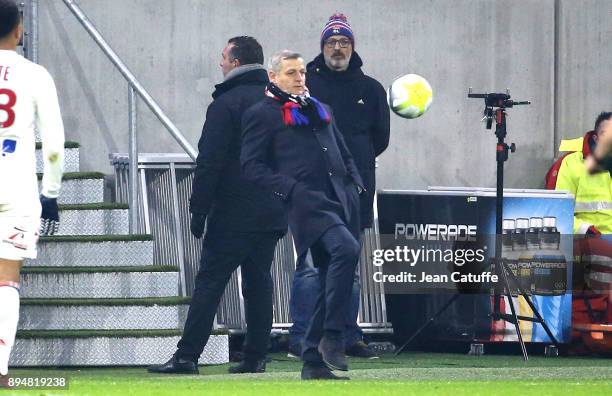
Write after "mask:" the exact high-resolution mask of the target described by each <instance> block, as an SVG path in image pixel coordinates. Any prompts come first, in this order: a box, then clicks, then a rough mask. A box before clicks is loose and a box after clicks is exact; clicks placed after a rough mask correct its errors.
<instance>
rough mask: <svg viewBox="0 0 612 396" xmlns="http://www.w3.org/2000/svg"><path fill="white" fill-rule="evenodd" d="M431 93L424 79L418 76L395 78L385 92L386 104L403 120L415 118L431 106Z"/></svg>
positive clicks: (407, 75)
mask: <svg viewBox="0 0 612 396" xmlns="http://www.w3.org/2000/svg"><path fill="white" fill-rule="evenodd" d="M432 100H433V91H432V89H431V85H429V83H428V82H427V80H426V79H424V78H423V77H421V76H419V75H418V74H406V75H405V76H402V77H399V78H397V79H396V80H395V81H393V83H392V84H391V86H390V87H389V89H388V90H387V103H389V107H390V108H391V110H393V112H394V113H395V114H397V115H398V116H400V117H404V118H417V117H420V116H422V115H423V113H425V112H426V111H427V109H428V108H429V105H431V101H432Z"/></svg>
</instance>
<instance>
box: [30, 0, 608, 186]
mask: <svg viewBox="0 0 612 396" xmlns="http://www.w3.org/2000/svg"><path fill="white" fill-rule="evenodd" d="M78 3H79V4H80V6H81V7H82V9H83V10H84V12H85V13H86V14H87V15H88V16H89V18H90V19H91V20H92V21H93V23H94V24H95V25H96V26H97V28H98V29H99V30H100V32H101V33H102V35H103V36H104V37H105V38H106V40H107V41H108V42H109V44H111V46H112V47H113V48H114V49H115V50H116V52H117V53H118V54H119V55H120V56H121V57H122V58H123V60H124V62H125V63H126V64H127V65H128V66H129V67H130V69H131V70H132V71H133V72H134V74H135V75H136V76H137V77H138V78H139V79H140V81H141V82H142V84H143V85H144V86H145V88H147V89H148V90H149V92H150V93H151V94H152V95H153V97H155V98H156V100H158V102H159V104H160V105H161V107H162V108H163V109H165V110H166V112H167V114H168V115H169V116H170V118H171V119H172V120H173V121H174V122H175V123H176V125H177V126H178V127H179V129H180V130H181V131H182V132H183V133H184V134H185V136H186V137H187V138H188V140H189V141H190V142H191V143H192V144H193V145H194V146H196V145H197V141H198V138H199V136H200V131H201V126H202V123H203V119H204V113H205V109H206V106H207V105H208V104H209V103H210V101H211V98H210V94H211V92H212V90H213V85H214V84H215V83H218V82H220V80H221V72H220V69H219V67H218V63H219V59H220V53H221V49H222V48H223V46H224V45H225V43H226V41H227V39H228V38H229V37H231V36H235V35H242V34H248V35H253V36H255V37H257V38H258V40H259V41H260V42H261V43H262V45H263V46H264V51H265V52H266V54H270V53H272V52H273V51H275V50H277V49H281V48H291V49H295V50H298V51H300V52H302V53H303V54H304V55H305V57H306V58H307V59H308V60H309V59H311V58H312V57H314V56H315V55H317V53H318V51H319V34H320V31H321V28H322V26H323V24H324V23H325V21H326V20H327V17H328V16H329V15H330V14H332V13H333V12H335V11H342V12H344V13H346V14H347V15H348V17H349V22H350V23H351V25H352V26H353V29H354V31H355V34H356V50H357V52H359V54H360V55H361V57H362V58H363V59H364V63H365V66H364V70H365V72H366V73H367V74H370V75H372V76H373V77H375V78H377V79H378V80H379V81H380V82H381V83H382V84H383V85H384V86H388V85H389V84H390V83H391V81H392V80H393V79H394V78H395V77H397V76H399V75H402V74H406V73H418V74H421V75H423V76H424V77H426V78H427V79H428V80H429V82H430V83H431V85H432V86H433V89H434V96H435V97H434V103H433V104H432V107H431V108H430V110H429V111H428V112H427V113H426V114H425V115H424V116H423V117H421V118H419V119H416V120H405V119H401V118H399V117H397V116H395V115H392V124H391V125H392V139H391V146H390V148H389V149H388V150H387V152H385V153H384V154H383V155H382V156H381V158H380V167H379V170H378V172H379V187H380V188H396V189H400V188H401V189H409V188H410V189H412V188H424V187H426V186H428V185H448V186H489V187H493V186H494V185H495V142H496V140H495V136H494V133H493V131H487V130H485V128H484V124H481V123H480V122H479V121H480V118H481V113H482V110H483V105H484V102H483V101H482V100H476V99H469V100H468V99H467V89H468V87H470V86H471V87H473V88H474V91H476V92H487V91H489V92H491V91H503V90H505V89H506V88H510V89H511V94H512V96H513V98H514V99H519V100H530V101H532V105H531V106H522V107H516V108H513V109H511V110H509V113H510V115H509V121H508V122H509V124H508V130H509V139H508V142H515V143H516V144H517V146H518V151H517V153H515V154H513V155H511V158H510V161H509V162H508V163H507V165H506V169H507V173H506V175H507V177H506V186H508V187H526V188H536V187H540V186H542V183H543V182H542V179H543V176H544V174H545V172H546V170H547V168H548V166H549V165H550V164H551V162H552V159H553V157H554V155H555V150H556V147H557V146H558V140H559V138H560V137H566V136H567V137H574V136H578V135H580V134H582V132H583V131H584V130H586V129H589V128H590V127H591V125H592V123H593V121H594V118H595V116H596V114H597V113H598V112H599V111H601V110H603V109H611V108H612V96H611V95H610V89H611V88H612V75H611V73H610V64H611V63H612V49H611V46H610V41H611V39H612V30H611V29H612V28H611V26H612V23H611V21H612V1H609V0H585V1H580V2H574V1H570V0H558V1H555V0H508V1H493V0H459V1H457V0H412V1H402V0H387V1H385V0H370V1H368V2H361V1H359V2H357V1H354V0H353V1H348V0H345V1H324V2H319V3H317V2H303V1H280V0H275V1H257V2H254V1H245V0H230V1H224V2H219V1H212V0H164V1H162V0H130V1H126V0H105V1H102V0H79V1H78ZM40 18H41V20H40V31H41V34H40V39H41V40H40V63H42V64H43V65H45V66H47V67H48V68H49V70H50V71H51V73H52V74H53V75H54V76H55V78H56V82H57V85H58V89H59V92H60V96H61V98H60V100H61V105H62V108H63V114H64V122H65V125H66V131H67V136H68V138H69V139H71V140H77V141H79V142H81V144H82V146H83V149H82V157H81V158H82V168H83V169H84V170H102V171H104V172H106V173H110V172H111V168H110V167H109V165H108V160H107V156H108V153H110V152H127V144H128V141H127V122H128V121H127V84H126V83H125V81H124V80H123V78H122V77H121V76H120V74H119V73H118V72H117V71H116V70H115V69H114V68H113V66H112V65H111V63H110V61H109V60H107V59H106V57H105V56H104V55H103V54H102V52H101V51H100V50H99V49H98V48H97V46H96V45H95V44H94V43H93V41H92V40H91V38H90V37H89V36H88V35H87V33H86V32H85V31H84V29H82V27H81V26H80V25H79V24H78V23H77V21H76V19H75V18H74V17H73V16H72V15H71V14H70V13H69V11H68V10H67V8H66V7H65V6H64V4H63V3H62V2H61V1H60V0H45V1H40ZM138 121H139V128H140V129H139V133H140V150H141V151H142V152H180V151H181V149H180V147H179V146H178V145H177V144H176V143H174V141H173V139H172V138H171V137H170V136H169V134H167V133H166V132H165V130H164V129H163V128H162V127H161V125H160V124H159V123H158V122H157V121H156V120H155V119H154V117H153V116H152V114H151V113H150V112H149V110H148V109H146V108H145V106H144V104H143V103H142V102H141V103H140V111H139V118H138Z"/></svg>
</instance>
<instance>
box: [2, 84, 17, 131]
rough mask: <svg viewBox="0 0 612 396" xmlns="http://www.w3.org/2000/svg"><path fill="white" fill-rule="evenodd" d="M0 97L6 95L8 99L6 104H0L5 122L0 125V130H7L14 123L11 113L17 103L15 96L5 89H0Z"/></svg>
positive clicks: (13, 114)
mask: <svg viewBox="0 0 612 396" xmlns="http://www.w3.org/2000/svg"><path fill="white" fill-rule="evenodd" d="M1 95H6V96H7V97H8V102H6V103H0V111H3V112H5V113H6V120H4V122H1V123H0V128H8V127H10V126H11V125H13V123H14V122H15V111H13V106H15V103H17V95H15V92H13V91H11V90H10V89H7V88H2V89H0V96H1Z"/></svg>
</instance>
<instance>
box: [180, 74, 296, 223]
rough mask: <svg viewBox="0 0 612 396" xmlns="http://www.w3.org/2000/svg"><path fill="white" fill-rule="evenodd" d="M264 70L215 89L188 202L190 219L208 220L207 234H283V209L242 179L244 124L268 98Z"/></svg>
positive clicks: (242, 75)
mask: <svg viewBox="0 0 612 396" xmlns="http://www.w3.org/2000/svg"><path fill="white" fill-rule="evenodd" d="M267 83H268V76H267V73H266V71H265V70H263V69H259V70H251V71H248V72H246V73H244V74H241V75H238V76H236V77H234V78H231V79H230V80H227V81H224V82H223V83H221V84H218V85H216V86H215V88H216V89H215V92H214V93H213V95H212V96H213V99H214V100H213V102H212V103H211V104H210V106H208V110H207V111H206V121H205V122H204V127H203V129H202V137H201V138H200V142H199V144H198V149H199V153H198V158H197V160H196V169H195V175H194V179H193V192H192V195H191V200H190V211H191V212H192V213H198V214H204V215H208V217H207V218H208V230H217V229H222V230H231V231H246V232H267V231H279V230H281V231H282V230H285V229H286V227H287V218H286V214H285V210H284V208H283V205H282V203H280V202H279V201H278V200H276V199H274V198H273V197H272V196H271V195H270V194H269V193H267V192H265V191H264V190H263V189H262V188H260V187H257V186H255V184H253V183H252V182H250V181H248V180H247V179H246V178H244V177H243V176H242V173H241V170H240V146H241V140H242V131H241V126H240V122H241V119H242V115H243V113H244V111H245V110H246V109H247V108H249V107H250V106H252V105H253V104H254V103H256V102H257V101H259V100H261V98H262V97H263V95H264V89H265V86H266V84H267Z"/></svg>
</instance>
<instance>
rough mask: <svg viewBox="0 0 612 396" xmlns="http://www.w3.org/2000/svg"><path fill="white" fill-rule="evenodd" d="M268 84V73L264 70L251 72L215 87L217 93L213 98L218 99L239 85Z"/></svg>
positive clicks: (258, 69) (259, 69)
mask: <svg viewBox="0 0 612 396" xmlns="http://www.w3.org/2000/svg"><path fill="white" fill-rule="evenodd" d="M267 83H268V73H267V72H266V71H265V70H264V69H263V68H257V69H255V70H249V71H246V72H244V73H242V74H239V75H237V76H235V77H232V78H230V79H229V80H225V81H223V82H222V83H220V84H217V85H215V91H214V92H213V94H212V97H213V99H217V98H218V97H219V96H221V95H223V94H224V93H226V92H227V91H229V90H230V89H232V88H235V87H237V86H239V85H266V84H267ZM262 92H263V89H262Z"/></svg>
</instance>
